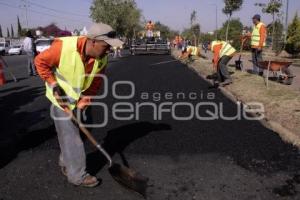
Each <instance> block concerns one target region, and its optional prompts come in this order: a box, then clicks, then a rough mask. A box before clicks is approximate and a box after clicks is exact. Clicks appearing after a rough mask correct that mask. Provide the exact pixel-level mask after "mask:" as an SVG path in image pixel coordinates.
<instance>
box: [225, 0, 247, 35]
mask: <svg viewBox="0 0 300 200" xmlns="http://www.w3.org/2000/svg"><path fill="white" fill-rule="evenodd" d="M224 3H225V7H224V8H223V10H222V11H223V13H224V14H226V15H228V23H227V27H226V36H225V38H226V39H225V40H226V41H227V40H228V34H229V26H230V20H231V16H232V13H233V12H235V11H238V10H240V9H241V7H242V5H243V0H224Z"/></svg>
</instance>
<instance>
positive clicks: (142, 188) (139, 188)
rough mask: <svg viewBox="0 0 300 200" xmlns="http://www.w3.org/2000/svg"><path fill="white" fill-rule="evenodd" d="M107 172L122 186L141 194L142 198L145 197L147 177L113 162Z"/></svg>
mask: <svg viewBox="0 0 300 200" xmlns="http://www.w3.org/2000/svg"><path fill="white" fill-rule="evenodd" d="M109 173H110V174H111V176H112V177H113V178H114V179H115V180H116V181H117V182H118V183H120V184H121V185H122V186H124V187H126V188H127V189H130V190H133V191H135V192H137V193H139V194H141V195H142V196H143V197H144V198H146V197H147V194H146V193H147V187H148V184H147V183H148V181H149V178H147V177H145V176H143V175H141V174H139V173H138V172H136V171H134V170H132V169H130V168H127V167H124V166H121V165H119V164H113V165H112V166H111V167H110V168H109Z"/></svg>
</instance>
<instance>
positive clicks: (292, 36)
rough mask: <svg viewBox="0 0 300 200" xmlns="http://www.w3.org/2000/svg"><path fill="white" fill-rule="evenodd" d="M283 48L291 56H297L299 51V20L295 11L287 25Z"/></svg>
mask: <svg viewBox="0 0 300 200" xmlns="http://www.w3.org/2000/svg"><path fill="white" fill-rule="evenodd" d="M285 50H286V51H287V52H288V53H289V54H291V55H293V56H297V55H298V54H299V53H300V20H299V18H298V14H297V13H296V15H295V17H294V19H293V21H292V23H291V24H290V25H289V27H288V34H287V44H286V48H285Z"/></svg>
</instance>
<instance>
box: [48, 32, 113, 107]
mask: <svg viewBox="0 0 300 200" xmlns="http://www.w3.org/2000/svg"><path fill="white" fill-rule="evenodd" d="M78 38H79V37H64V38H60V40H62V50H61V55H60V61H59V66H58V68H56V72H55V73H54V76H55V78H56V81H57V83H58V85H59V86H60V87H61V88H62V89H63V90H64V91H65V93H66V96H67V97H66V98H67V100H68V102H69V104H70V106H69V108H70V109H71V110H73V109H74V108H75V107H76V105H77V102H78V100H79V99H80V96H81V93H82V92H84V91H85V90H87V89H88V88H89V87H90V86H91V84H92V82H93V80H94V77H95V75H96V74H98V73H99V72H100V71H101V70H102V69H103V68H104V67H105V66H106V65H107V56H105V57H104V58H102V59H95V62H94V66H93V69H92V72H91V73H90V74H88V75H86V74H85V66H84V64H83V62H82V60H81V56H80V54H79V53H78V51H77V40H78ZM46 96H47V98H48V99H49V100H50V101H51V102H52V103H53V104H54V105H55V106H57V107H59V108H61V107H60V106H59V104H58V103H57V101H56V99H55V97H54V96H53V89H52V88H51V87H49V85H48V84H47V83H46ZM61 109H62V108H61Z"/></svg>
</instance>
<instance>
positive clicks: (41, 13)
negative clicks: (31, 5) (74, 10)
mask: <svg viewBox="0 0 300 200" xmlns="http://www.w3.org/2000/svg"><path fill="white" fill-rule="evenodd" d="M0 5H4V6H7V7H11V8H17V9H21V10H23V8H20V7H17V6H13V5H10V4H7V3H4V2H0ZM28 11H30V12H33V13H37V14H40V15H47V16H51V17H56V18H59V19H65V20H69V21H72V22H74V21H79V22H83V23H89V22H88V21H82V20H78V19H76V20H74V19H70V18H66V17H59V16H56V15H51V14H48V13H43V12H39V11H36V10H32V9H28Z"/></svg>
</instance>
